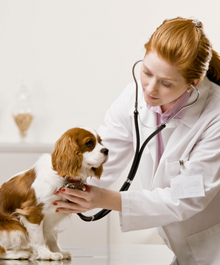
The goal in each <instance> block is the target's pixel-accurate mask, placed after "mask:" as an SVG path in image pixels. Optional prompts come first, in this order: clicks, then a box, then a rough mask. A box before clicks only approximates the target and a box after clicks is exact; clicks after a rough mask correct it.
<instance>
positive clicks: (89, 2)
mask: <svg viewBox="0 0 220 265" xmlns="http://www.w3.org/2000/svg"><path fill="white" fill-rule="evenodd" d="M219 10H220V4H219V0H209V1H207V0H200V1H198V0H184V1H178V0H166V1H162V0H111V1H106V0H80V1H79V0H0V142H18V141H20V138H19V134H18V130H17V128H16V126H15V123H14V121H13V119H12V115H11V108H12V106H13V105H14V98H15V94H16V92H17V91H18V89H19V86H20V84H21V80H22V79H23V78H25V79H26V82H27V84H28V87H29V89H30V94H31V99H32V106H33V111H34V115H35V118H34V121H33V124H32V126H31V128H30V130H29V133H28V137H27V141H28V142H43V143H54V142H55V141H56V139H58V138H59V136H60V135H61V134H62V133H63V132H64V131H65V130H66V129H68V128H70V127H73V126H76V125H86V126H91V127H93V128H94V129H97V127H98V126H99V124H100V123H101V122H102V120H103V118H104V113H105V111H106V110H107V108H108V107H109V106H110V104H111V103H112V101H113V100H114V99H115V98H116V97H117V95H118V94H119V93H120V92H121V91H122V89H123V88H124V87H125V85H126V84H128V83H129V82H131V81H132V75H131V67H132V65H133V63H134V62H135V61H136V60H138V59H141V58H142V57H143V55H144V43H145V42H147V41H148V39H149V37H150V35H151V34H152V33H153V31H154V30H155V29H156V27H157V26H159V24H161V23H162V21H163V20H164V19H166V18H173V17H176V16H183V17H194V18H198V19H199V20H201V21H202V22H203V23H204V25H205V30H206V32H207V35H208V37H209V38H210V39H211V41H212V43H213V46H214V48H215V49H216V50H218V51H219V52H220V34H219V32H218V29H219V28H220V19H219ZM123 177H124V176H123ZM135 185H137V186H134V187H139V183H138V182H137V184H135ZM115 188H118V187H116V186H115ZM113 216H114V213H113ZM115 218H117V217H115ZM114 231H115V233H114V234H112V237H113V241H114V242H119V241H120V239H119V235H120V238H121V234H120V231H119V226H118V223H117V224H116V225H115V230H114ZM150 233H151V232H149V234H148V235H149V238H150V237H151V234H150ZM131 235H132V236H131ZM141 235H143V234H141V232H140V233H136V234H132V233H131V234H124V235H123V236H122V237H124V241H127V240H128V238H129V240H130V241H132V239H134V241H135V242H142V238H141ZM153 238H155V237H153ZM122 241H123V240H122ZM130 241H129V242H130ZM127 242H128V241H127ZM151 242H154V239H152V241H151ZM157 242H158V241H157Z"/></svg>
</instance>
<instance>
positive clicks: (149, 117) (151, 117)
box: [138, 77, 210, 174]
mask: <svg viewBox="0 0 220 265" xmlns="http://www.w3.org/2000/svg"><path fill="white" fill-rule="evenodd" d="M139 88H141V85H140V84H139ZM197 88H198V90H199V92H200V96H199V99H198V101H197V102H196V103H195V105H193V106H191V107H189V108H188V109H186V110H185V113H184V116H183V118H182V119H181V120H179V121H180V122H182V123H184V124H185V125H186V126H187V127H189V128H192V127H193V125H194V124H195V123H196V121H197V120H198V118H199V116H200V114H201V112H202V109H203V107H204V104H205V101H206V99H207V97H208V94H209V90H210V81H209V80H208V78H207V77H205V78H204V79H203V81H202V82H201V83H200V84H199V85H198V87H197ZM196 96H197V95H196V91H193V93H192V95H191V97H190V98H189V102H188V103H190V102H192V101H193V100H194V99H195V98H196ZM139 102H140V103H139V108H138V110H139V118H140V119H139V123H140V128H141V130H140V131H141V133H142V134H143V135H142V137H143V139H144V140H145V139H146V138H147V137H148V136H149V135H150V134H151V133H152V132H153V131H155V129H156V126H157V121H156V114H155V113H154V112H153V111H149V109H148V108H147V105H146V102H145V100H144V96H143V90H142V89H141V91H139ZM140 121H141V122H140ZM142 123H143V124H144V125H146V126H148V127H149V128H146V127H145V126H144V125H143V124H142ZM169 126H170V124H169V123H168V124H167V127H169ZM157 144H158V143H157V137H154V138H153V139H152V140H150V142H149V143H148V145H147V148H148V149H149V151H150V154H151V156H152V160H153V174H154V173H155V171H156V169H157V165H158V154H157Z"/></svg>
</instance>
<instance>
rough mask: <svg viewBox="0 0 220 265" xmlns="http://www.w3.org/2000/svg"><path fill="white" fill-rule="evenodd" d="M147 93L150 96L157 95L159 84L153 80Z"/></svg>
mask: <svg viewBox="0 0 220 265" xmlns="http://www.w3.org/2000/svg"><path fill="white" fill-rule="evenodd" d="M147 92H148V94H150V95H156V94H157V92H158V89H157V83H156V82H155V81H153V80H151V82H149V84H148V86H147Z"/></svg>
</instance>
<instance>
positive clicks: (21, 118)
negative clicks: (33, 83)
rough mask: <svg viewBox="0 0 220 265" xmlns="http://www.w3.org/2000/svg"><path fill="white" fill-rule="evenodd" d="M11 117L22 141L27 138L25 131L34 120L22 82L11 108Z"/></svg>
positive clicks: (26, 90) (27, 94) (25, 88)
mask: <svg viewBox="0 0 220 265" xmlns="http://www.w3.org/2000/svg"><path fill="white" fill-rule="evenodd" d="M12 115H13V117H14V121H15V123H16V125H17V126H18V129H19V132H20V136H21V140H22V141H23V140H24V139H25V137H26V136H27V130H28V129H29V127H30V125H31V123H32V120H33V118H34V116H33V113H32V109H31V104H30V98H29V92H28V89H27V87H26V85H25V84H24V81H23V82H22V84H21V87H20V90H19V93H18V95H17V97H16V103H15V105H14V107H13V108H12Z"/></svg>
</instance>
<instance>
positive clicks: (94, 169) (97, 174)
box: [92, 166, 103, 179]
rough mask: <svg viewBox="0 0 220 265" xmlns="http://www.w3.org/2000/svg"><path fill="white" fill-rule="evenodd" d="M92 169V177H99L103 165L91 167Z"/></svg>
mask: <svg viewBox="0 0 220 265" xmlns="http://www.w3.org/2000/svg"><path fill="white" fill-rule="evenodd" d="M92 170H93V172H94V177H96V178H97V179H100V178H101V175H102V172H103V166H100V167H98V168H93V169H92Z"/></svg>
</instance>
